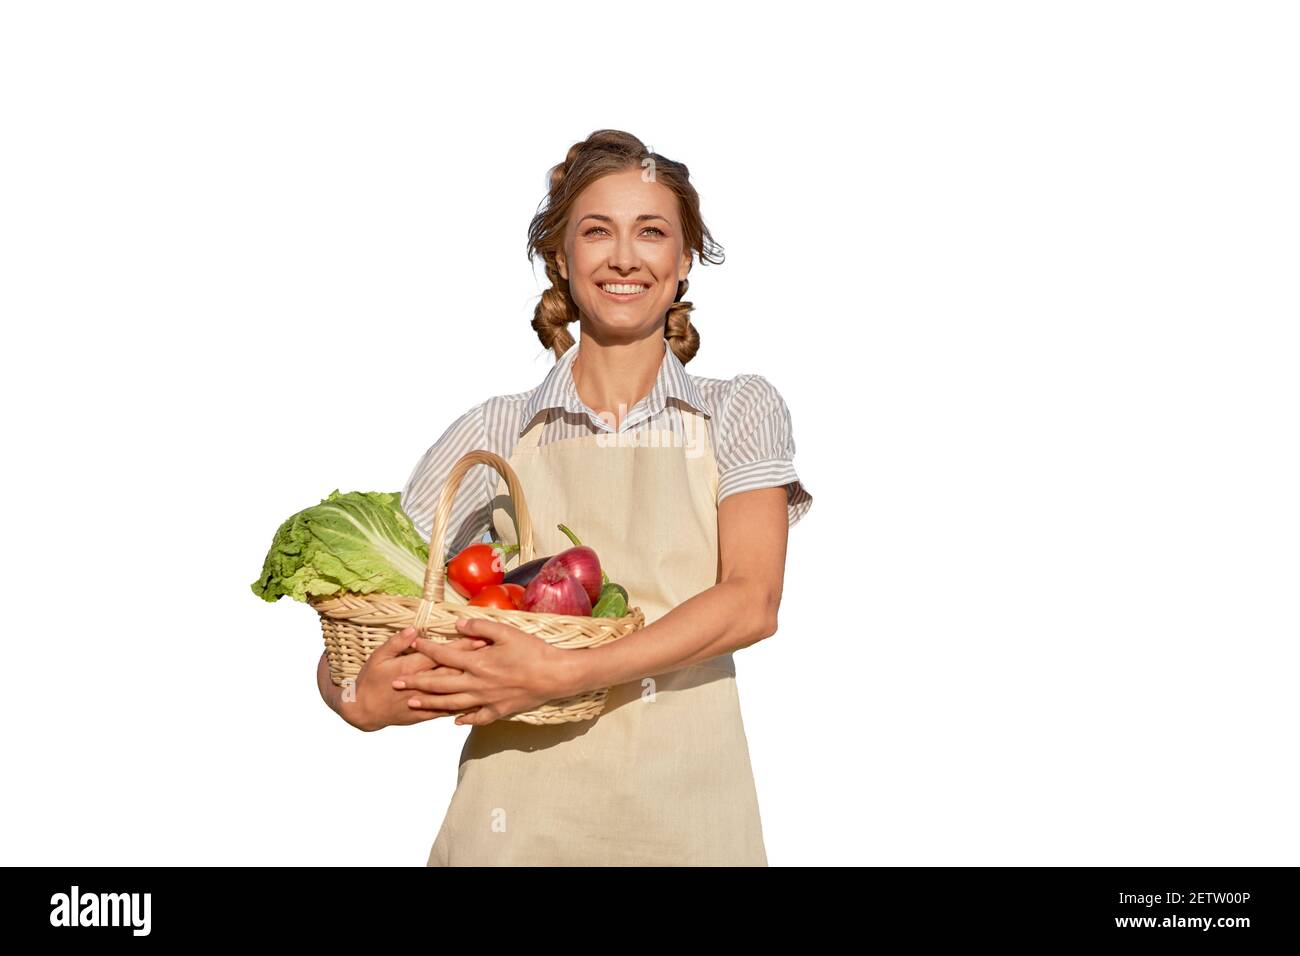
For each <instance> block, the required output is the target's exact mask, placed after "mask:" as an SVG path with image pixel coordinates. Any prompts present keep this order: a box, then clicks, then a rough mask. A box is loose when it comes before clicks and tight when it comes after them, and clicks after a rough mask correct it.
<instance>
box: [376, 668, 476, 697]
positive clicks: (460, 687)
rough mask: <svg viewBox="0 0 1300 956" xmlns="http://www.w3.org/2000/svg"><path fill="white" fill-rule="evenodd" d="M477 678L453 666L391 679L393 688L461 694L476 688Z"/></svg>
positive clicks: (430, 692)
mask: <svg viewBox="0 0 1300 956" xmlns="http://www.w3.org/2000/svg"><path fill="white" fill-rule="evenodd" d="M478 684H479V682H478V680H476V679H475V678H473V677H469V676H466V675H465V674H462V673H461V672H460V671H457V670H455V669H454V668H450V667H448V668H439V669H438V670H436V671H421V672H420V673H419V674H411V675H409V676H407V677H399V678H398V679H397V680H395V681H393V689H394V690H407V689H408V688H409V689H410V690H419V691H424V692H425V693H426V694H463V693H466V692H468V691H473V690H477V689H478Z"/></svg>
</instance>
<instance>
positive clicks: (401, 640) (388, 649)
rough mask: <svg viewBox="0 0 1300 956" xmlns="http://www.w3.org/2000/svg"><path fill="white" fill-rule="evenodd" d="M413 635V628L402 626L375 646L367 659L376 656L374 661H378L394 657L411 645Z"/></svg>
mask: <svg viewBox="0 0 1300 956" xmlns="http://www.w3.org/2000/svg"><path fill="white" fill-rule="evenodd" d="M415 637H416V631H415V628H413V627H406V628H403V629H402V630H400V631H398V632H397V633H396V634H394V635H393V636H392V637H390V638H389V639H388V640H386V641H384V643H382V644H380V645H379V646H378V647H376V648H375V649H374V651H372V652H371V654H370V658H368V659H376V658H377V660H376V661H375V662H376V663H378V662H379V661H383V660H387V659H388V658H390V657H396V656H397V655H398V654H400V653H402V651H404V650H406V649H407V648H409V647H411V646H412V644H413V642H414V641H415Z"/></svg>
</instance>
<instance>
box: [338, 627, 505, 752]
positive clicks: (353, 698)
mask: <svg viewBox="0 0 1300 956" xmlns="http://www.w3.org/2000/svg"><path fill="white" fill-rule="evenodd" d="M416 636H417V633H416V630H415V628H407V629H406V630H404V631H400V632H399V633H397V634H394V635H393V636H392V637H390V638H389V639H388V640H387V641H385V642H384V643H383V644H381V645H380V646H379V647H377V648H375V650H374V651H373V652H371V654H370V656H369V657H368V658H366V662H365V663H364V664H363V665H361V671H360V672H359V673H358V674H357V676H356V680H355V683H354V684H353V685H352V688H351V692H350V693H349V688H348V687H346V686H344V687H340V686H338V685H337V684H335V683H334V681H333V680H332V679H331V678H330V672H329V655H328V653H325V654H322V655H321V659H320V664H319V665H318V666H317V668H316V683H317V684H318V685H319V687H320V693H321V697H323V698H324V700H325V703H327V704H329V706H330V708H331V709H332V710H333V711H334V712H335V713H337V714H338V715H339V716H340V717H342V718H343V719H344V720H346V721H347V722H348V723H349V724H351V725H352V726H353V727H356V728H357V729H358V730H364V731H367V732H371V731H375V730H381V729H382V728H384V727H390V726H393V725H396V724H415V723H421V722H423V721H426V720H433V719H434V718H437V717H447V716H449V715H451V714H453V713H461V711H446V710H424V709H422V708H414V707H412V706H411V705H410V704H408V703H407V701H409V700H410V699H411V698H412V697H418V696H419V691H412V690H394V689H393V681H394V680H396V679H397V678H399V677H404V676H406V675H408V674H415V673H419V672H420V671H426V670H427V671H432V672H434V673H437V674H440V675H453V676H454V675H458V674H460V673H461V671H460V670H459V669H457V668H455V667H445V666H439V665H438V664H437V662H436V661H434V660H433V659H432V658H429V657H426V656H425V655H424V654H421V653H420V652H419V651H416V650H412V647H413V646H414V644H415V638H416ZM486 643H487V641H483V640H479V639H478V638H469V637H463V638H460V639H459V640H456V641H453V642H451V643H450V644H449V645H448V646H449V647H455V648H458V649H460V650H477V649H478V648H480V647H483V646H484V645H485V644H486Z"/></svg>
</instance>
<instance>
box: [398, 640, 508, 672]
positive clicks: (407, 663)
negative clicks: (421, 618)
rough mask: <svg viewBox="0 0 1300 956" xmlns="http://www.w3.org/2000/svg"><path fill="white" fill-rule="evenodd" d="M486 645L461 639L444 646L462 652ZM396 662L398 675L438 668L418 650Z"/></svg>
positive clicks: (436, 663) (432, 660) (482, 642)
mask: <svg viewBox="0 0 1300 956" xmlns="http://www.w3.org/2000/svg"><path fill="white" fill-rule="evenodd" d="M486 643H487V642H486V641H480V640H476V639H474V638H469V637H461V638H457V639H456V640H454V641H452V642H451V643H450V644H448V645H445V646H447V647H458V648H462V649H464V650H478V648H480V647H483V646H484V645H485V644H486ZM398 661H399V665H398V673H399V674H414V673H417V672H419V671H427V670H433V669H434V668H436V667H438V666H440V665H439V664H438V662H437V661H435V660H434V659H433V658H431V657H429V656H428V655H426V654H424V653H422V652H421V651H419V650H412V651H411V653H409V654H404V655H402V656H401V657H400V658H398Z"/></svg>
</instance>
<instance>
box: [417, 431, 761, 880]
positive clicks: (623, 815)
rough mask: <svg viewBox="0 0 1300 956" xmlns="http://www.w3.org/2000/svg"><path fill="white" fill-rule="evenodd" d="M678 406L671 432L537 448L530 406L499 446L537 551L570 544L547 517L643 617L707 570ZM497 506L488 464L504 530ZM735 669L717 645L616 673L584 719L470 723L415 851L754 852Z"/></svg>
mask: <svg viewBox="0 0 1300 956" xmlns="http://www.w3.org/2000/svg"><path fill="white" fill-rule="evenodd" d="M682 418H683V424H684V426H685V431H686V438H685V440H682V441H678V440H676V439H675V437H674V435H673V433H672V432H671V431H669V430H666V429H654V430H652V429H642V430H637V431H628V432H619V433H605V432H601V433H597V434H595V435H587V436H582V437H578V438H569V439H563V440H560V441H555V442H549V443H548V444H546V445H544V446H541V447H539V445H538V442H539V440H540V437H541V431H542V427H543V426H544V424H545V423H546V421H547V416H542V417H541V418H540V419H539V420H538V421H537V422H535V423H533V425H532V426H531V427H530V428H529V430H528V431H527V432H526V433H525V434H524V435H523V436H521V437H520V439H519V442H518V444H517V445H516V448H515V450H514V453H513V454H512V455H511V457H510V465H511V467H513V468H514V470H515V471H516V473H517V474H518V475H519V479H520V481H521V482H522V484H523V487H524V494H525V495H526V496H527V500H528V508H529V511H530V512H531V513H532V516H533V529H534V530H533V534H534V543H535V545H536V549H537V550H536V553H537V556H544V555H549V554H555V553H557V552H559V551H562V550H564V549H565V548H568V547H571V546H572V542H570V541H569V539H568V538H567V537H566V536H565V535H564V533H563V532H561V531H560V530H559V528H557V527H556V525H558V524H560V523H563V524H564V525H566V526H567V527H568V528H570V529H571V530H572V531H573V533H574V534H576V535H577V536H578V538H579V539H580V540H581V541H582V543H583V544H585V545H590V546H591V547H592V548H594V549H595V550H596V553H597V554H599V555H600V559H601V566H602V567H603V568H604V569H605V570H606V572H607V573H608V574H609V577H610V580H611V581H615V582H617V583H619V584H621V585H623V586H624V587H625V588H627V591H628V596H629V599H630V600H629V603H630V604H632V605H634V606H638V607H640V608H641V609H642V611H644V612H645V617H646V623H647V625H648V624H650V623H651V622H653V621H655V620H657V619H658V618H660V617H662V616H663V615H665V614H667V613H668V612H669V611H670V610H671V609H672V608H674V607H676V606H677V605H679V604H681V603H683V602H684V601H686V600H687V599H689V598H691V597H693V596H694V595H696V594H698V593H700V592H701V591H704V590H706V589H708V588H710V587H712V586H713V585H714V584H716V583H717V582H718V576H719V556H718V511H717V491H718V469H717V461H716V458H715V457H714V453H713V446H712V443H711V441H710V437H709V428H708V427H707V422H706V420H705V418H704V417H703V416H701V415H698V414H695V413H694V412H692V411H690V410H688V409H685V408H683V409H682ZM513 512H514V506H513V504H512V503H511V502H510V498H509V495H508V493H507V491H506V485H505V481H504V479H501V480H499V481H498V482H497V492H496V498H495V499H494V501H493V514H492V522H493V527H494V528H495V530H496V533H497V536H498V537H499V538H500V539H501V540H502V541H505V542H507V543H515V542H516V541H517V538H516V536H515V524H514V514H513ZM638 633H639V632H638ZM635 636H636V635H630V636H629V638H627V639H629V640H630V639H632V638H633V637H635ZM567 653H574V654H581V653H586V652H584V651H580V650H577V651H570V652H567ZM735 674H736V669H735V662H734V660H733V658H732V655H731V654H730V653H728V654H723V655H720V656H719V657H715V658H713V659H711V660H708V661H702V662H700V663H698V664H694V665H691V666H689V667H684V668H680V669H678V670H674V671H670V672H667V673H663V674H657V675H653V677H652V678H647V679H642V680H635V681H630V682H628V683H625V684H619V685H616V686H614V687H612V688H611V689H610V692H609V696H608V697H607V699H606V702H605V709H604V710H603V711H602V712H601V713H600V714H599V715H598V716H597V717H595V718H593V719H591V720H584V721H576V722H573V723H566V724H556V725H552V726H544V727H539V726H533V725H530V724H523V723H519V722H518V721H510V720H505V719H498V720H496V721H494V722H492V723H491V724H487V725H486V726H482V727H471V728H470V731H469V736H468V737H467V739H466V741H465V744H464V747H463V749H462V751H461V756H460V767H459V771H458V775H457V782H456V791H455V793H454V794H453V796H452V799H451V803H450V805H449V807H448V809H447V816H446V818H445V819H444V821H443V824H442V827H441V829H440V830H439V831H438V835H437V837H436V839H435V841H434V844H433V847H432V849H431V850H430V852H429V859H428V865H429V866H767V855H766V852H765V850H764V846H763V834H762V827H761V824H760V820H759V811H758V797H757V794H756V792H755V788H754V777H753V771H752V769H751V766H750V759H749V748H748V744H747V742H746V739H745V731H744V726H743V723H742V721H741V715H740V700H739V697H738V695H737V691H736V681H735Z"/></svg>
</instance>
